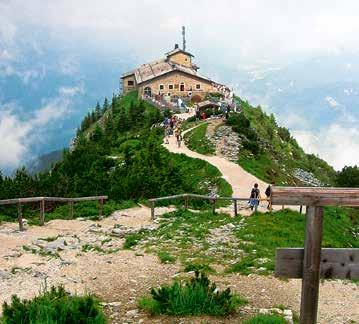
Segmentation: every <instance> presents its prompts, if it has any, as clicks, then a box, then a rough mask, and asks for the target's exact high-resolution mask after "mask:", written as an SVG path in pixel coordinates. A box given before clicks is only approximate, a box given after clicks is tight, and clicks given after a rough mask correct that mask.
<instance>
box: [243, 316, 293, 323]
mask: <svg viewBox="0 0 359 324" xmlns="http://www.w3.org/2000/svg"><path fill="white" fill-rule="evenodd" d="M244 323H245V324H285V323H286V321H285V319H284V318H283V317H280V316H278V315H256V316H254V317H252V318H251V319H249V320H247V321H245V322H244Z"/></svg>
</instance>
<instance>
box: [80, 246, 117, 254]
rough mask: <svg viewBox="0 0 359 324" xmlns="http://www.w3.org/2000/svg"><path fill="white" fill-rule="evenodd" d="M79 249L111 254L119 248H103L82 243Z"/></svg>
mask: <svg viewBox="0 0 359 324" xmlns="http://www.w3.org/2000/svg"><path fill="white" fill-rule="evenodd" d="M81 250H82V252H98V253H101V254H111V253H116V252H118V251H119V250H120V249H119V248H117V249H112V248H109V249H104V248H103V247H101V246H98V245H92V244H84V245H83V246H82V249H81Z"/></svg>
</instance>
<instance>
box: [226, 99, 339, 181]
mask: <svg viewBox="0 0 359 324" xmlns="http://www.w3.org/2000/svg"><path fill="white" fill-rule="evenodd" d="M236 100H237V102H238V104H239V105H240V107H241V109H242V114H239V115H238V114H237V115H235V116H232V117H231V118H230V119H229V120H228V122H227V124H228V125H231V126H232V128H233V130H234V131H236V132H238V133H239V134H240V136H241V137H242V144H243V148H242V150H241V152H240V156H239V160H238V163H239V164H240V165H241V166H243V167H244V168H245V169H246V170H247V171H249V172H251V173H253V174H255V175H256V176H258V177H259V178H261V179H263V180H266V181H268V182H272V181H275V182H276V183H277V184H288V185H301V184H306V183H303V181H301V180H300V179H298V177H296V176H295V174H296V173H303V172H301V171H305V172H308V173H311V174H313V175H314V177H315V178H316V179H318V180H320V181H321V182H322V184H323V185H331V184H333V182H334V180H335V175H336V173H335V171H334V169H333V168H332V167H331V166H330V165H329V164H328V163H326V162H325V161H324V160H322V159H320V158H319V157H317V156H315V155H313V154H306V153H305V152H304V150H303V149H302V148H301V147H300V146H299V145H298V143H297V141H296V140H295V139H294V138H293V137H292V135H291V134H290V132H289V131H288V129H286V128H284V127H281V126H279V125H278V124H277V122H276V120H275V118H274V116H273V115H270V116H268V115H267V114H265V113H264V112H263V110H262V109H261V107H260V106H258V107H252V106H251V105H250V104H249V103H248V102H246V101H242V100H241V99H239V98H236Z"/></svg>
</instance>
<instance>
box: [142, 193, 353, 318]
mask: <svg viewBox="0 0 359 324" xmlns="http://www.w3.org/2000/svg"><path fill="white" fill-rule="evenodd" d="M190 198H195V199H205V200H209V201H211V202H212V211H213V213H215V209H216V201H219V200H231V201H232V202H233V208H234V215H235V216H237V215H238V210H237V202H238V201H248V200H249V199H248V198H235V197H211V196H202V195H195V194H181V195H174V196H168V197H160V198H154V199H149V201H150V203H151V219H154V218H155V203H156V202H158V201H162V200H171V199H184V207H185V208H186V209H187V208H188V201H189V199H190ZM260 201H269V204H270V208H271V206H272V205H280V206H282V208H284V206H300V209H299V210H300V212H302V206H306V231H305V244H304V248H289V249H288V248H278V249H277V251H276V265H275V275H276V276H278V277H287V278H302V295H301V306H300V323H301V324H314V323H316V321H317V311H318V298H319V280H320V277H322V278H324V279H325V278H327V279H328V278H331V279H333V278H338V279H359V249H355V248H349V249H346V248H344V249H321V241H322V232H323V216H324V211H323V207H324V206H346V207H359V188H358V189H353V188H317V187H314V188H311V187H304V188H302V187H272V193H271V197H270V199H260Z"/></svg>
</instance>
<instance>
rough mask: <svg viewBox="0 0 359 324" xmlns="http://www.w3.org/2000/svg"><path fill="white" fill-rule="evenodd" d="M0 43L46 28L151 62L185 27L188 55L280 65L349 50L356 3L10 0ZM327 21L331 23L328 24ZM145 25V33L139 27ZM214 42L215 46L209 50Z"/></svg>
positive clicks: (358, 26) (357, 24)
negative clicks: (307, 55) (286, 60)
mask: <svg viewBox="0 0 359 324" xmlns="http://www.w3.org/2000/svg"><path fill="white" fill-rule="evenodd" d="M0 9H1V10H0V12H1V13H0V21H1V22H2V23H0V30H3V32H2V33H1V32H0V39H1V38H6V39H7V40H8V41H9V40H10V39H11V40H13V39H14V38H16V37H19V33H18V29H21V28H26V27H27V26H30V27H33V28H36V27H38V28H40V29H41V30H48V32H49V34H50V35H51V37H52V38H53V39H61V40H63V41H65V40H70V41H74V42H76V43H77V46H80V47H81V46H83V45H84V44H85V43H87V44H88V43H90V44H92V46H93V47H95V48H96V49H98V50H101V51H103V52H104V53H105V52H108V51H109V50H111V52H112V53H113V50H114V49H115V52H116V48H117V49H121V48H123V47H126V48H127V49H128V50H129V51H131V53H133V54H134V55H138V54H141V56H146V59H147V58H150V57H154V55H156V56H157V55H158V53H162V50H164V49H168V48H169V47H172V46H173V43H175V42H177V43H180V42H181V35H180V27H181V25H183V24H184V25H186V26H187V28H188V46H189V49H191V50H193V51H195V52H197V53H202V55H205V54H206V52H207V51H208V50H209V49H211V48H212V49H213V47H216V48H217V50H218V52H219V53H220V55H221V58H222V59H223V60H224V61H226V60H227V59H228V58H230V62H231V63H238V58H243V59H246V60H249V61H251V62H253V61H254V59H258V60H262V61H263V60H264V61H271V63H272V61H273V60H277V62H278V61H279V62H281V61H282V59H283V57H285V56H286V55H288V54H293V53H294V54H296V55H298V54H300V53H302V52H306V53H310V54H313V52H315V51H321V52H326V53H327V52H328V49H329V50H330V51H331V52H336V51H337V49H339V50H342V49H343V48H344V49H345V48H346V49H354V50H356V49H357V37H356V35H357V34H358V33H359V20H358V19H357V15H356V12H358V9H359V3H358V2H357V1H354V0H348V1H347V2H346V5H345V6H344V5H339V4H338V2H334V1H325V0H318V1H316V2H313V1H310V0H304V1H300V2H295V1H290V2H284V1H281V0H273V1H265V0H256V1H255V0H246V1H236V0H223V1H221V2H215V1H211V3H210V4H209V2H208V1H205V0H198V1H192V0H183V1H182V2H181V5H179V4H178V1H174V0H172V1H167V2H166V5H164V4H163V1H160V0H149V1H145V0H142V1H133V2H125V1H118V0H107V1H102V2H98V1H96V0H77V1H73V0H62V1H47V2H44V1H43V0H29V1H22V0H12V1H8V2H5V3H3V4H1V7H0ZM333 22H335V23H333ZM143 26H145V29H144V28H143ZM214 44H215V46H214Z"/></svg>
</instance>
